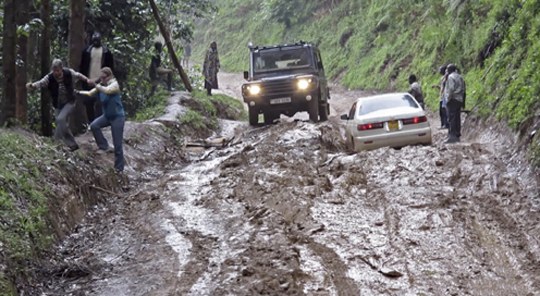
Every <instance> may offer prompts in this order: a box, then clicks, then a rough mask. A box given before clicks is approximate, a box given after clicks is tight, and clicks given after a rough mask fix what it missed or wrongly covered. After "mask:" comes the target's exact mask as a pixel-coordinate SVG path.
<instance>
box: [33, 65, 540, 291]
mask: <svg viewBox="0 0 540 296" xmlns="http://www.w3.org/2000/svg"><path fill="white" fill-rule="evenodd" d="M220 83H221V84H222V86H223V91H224V92H226V93H228V94H231V95H234V94H236V95H238V93H237V92H235V90H237V89H238V88H237V86H238V85H239V84H241V80H239V79H238V76H236V75H230V76H228V78H222V79H221V81H220ZM359 95H362V94H361V93H352V92H347V91H345V90H341V89H339V88H337V87H336V88H335V89H334V93H332V110H333V112H332V115H334V117H332V118H331V120H330V121H329V122H325V123H319V124H312V123H309V122H305V121H302V120H294V119H287V118H282V120H281V122H280V123H278V124H275V125H272V126H266V127H259V128H252V127H249V126H248V125H247V123H245V122H233V121H222V122H221V126H222V129H221V131H220V132H219V134H218V135H216V136H219V137H220V139H221V140H220V139H217V140H216V141H223V142H224V143H226V145H224V147H219V148H218V147H213V148H207V149H204V148H191V149H187V150H186V152H185V156H184V157H183V160H182V161H180V160H179V161H178V163H173V164H168V165H167V166H166V167H160V168H155V167H153V168H152V169H148V170H145V169H144V166H141V168H140V169H137V170H133V171H131V172H129V174H130V176H129V177H130V179H131V180H132V181H131V182H132V184H131V185H132V187H131V189H130V191H129V192H128V193H126V194H125V195H121V196H114V195H111V197H110V202H108V203H106V204H104V205H101V206H99V207H96V209H95V210H94V211H93V212H92V213H90V214H89V217H88V221H87V223H85V224H84V225H82V226H81V227H80V229H79V231H78V232H77V233H75V234H74V235H73V236H72V237H70V238H69V239H68V240H66V242H65V243H64V244H63V245H62V246H60V247H59V252H61V253H62V254H63V261H62V262H61V263H62V264H64V265H65V266H68V268H66V272H65V273H62V274H61V275H58V274H57V275H56V276H55V277H50V278H49V280H48V281H47V282H46V283H44V284H43V285H44V287H45V292H44V295H111V296H112V295H114V296H119V295H540V239H539V238H540V195H539V187H538V183H537V179H536V178H537V176H535V175H534V172H532V171H530V170H529V169H528V168H527V167H526V166H524V165H523V162H522V156H521V155H519V154H515V153H514V151H515V149H514V148H513V146H512V145H513V141H512V138H510V137H504V136H503V135H502V134H501V133H500V132H499V130H498V129H497V128H496V127H495V126H492V127H490V128H486V129H484V130H485V132H480V129H479V128H478V127H479V126H482V123H479V122H476V121H474V120H472V119H466V121H465V129H466V131H465V133H464V134H465V135H464V141H463V142H462V143H460V144H456V145H450V146H447V145H444V144H442V142H443V141H444V134H445V131H441V130H438V129H436V127H437V126H438V124H437V120H438V118H431V124H432V127H433V129H434V131H433V133H434V144H433V145H432V146H429V147H405V148H402V149H400V150H395V149H390V148H384V149H378V150H375V151H370V152H361V153H357V154H349V153H348V152H347V151H346V150H345V148H344V146H345V145H344V142H343V139H342V134H343V130H342V126H341V123H340V122H339V121H338V119H337V118H336V116H335V115H338V114H340V113H342V112H344V111H346V110H348V108H349V106H350V102H351V100H352V99H354V98H356V97H357V96H359ZM135 136H136V135H135V134H131V135H130V134H129V133H128V135H127V137H128V139H129V138H130V137H135ZM127 142H128V145H129V141H127ZM67 271H71V272H67Z"/></svg>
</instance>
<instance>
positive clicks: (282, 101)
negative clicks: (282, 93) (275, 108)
mask: <svg viewBox="0 0 540 296" xmlns="http://www.w3.org/2000/svg"><path fill="white" fill-rule="evenodd" d="M290 102H291V98H278V99H272V100H270V104H271V105H276V104H285V103H290Z"/></svg>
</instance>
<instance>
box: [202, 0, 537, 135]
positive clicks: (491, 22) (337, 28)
mask: <svg viewBox="0 0 540 296" xmlns="http://www.w3.org/2000/svg"><path fill="white" fill-rule="evenodd" d="M297 2H298V1H286V0H272V1H263V2H261V1H255V0H246V1H242V3H241V4H239V3H238V1H234V0H223V1H219V4H218V5H219V12H218V14H217V15H216V17H215V19H214V20H213V21H212V22H211V23H209V24H208V25H203V24H201V26H200V29H201V30H200V31H199V32H198V34H196V41H197V43H199V44H205V45H206V44H208V43H209V42H210V41H212V40H215V41H217V42H218V45H219V49H220V57H221V64H222V66H223V68H225V69H227V70H228V71H243V70H246V69H247V68H248V55H247V53H248V49H247V47H246V45H247V44H248V42H250V41H251V42H253V43H254V44H258V45H265V44H278V43H288V42H292V41H298V40H306V41H310V42H313V43H316V44H318V45H319V47H320V48H321V51H322V55H323V60H324V61H325V65H326V70H327V72H328V74H329V75H330V76H331V77H332V78H334V79H338V80H340V82H341V83H342V84H344V85H345V86H347V87H349V88H361V89H378V90H405V89H406V88H407V77H408V75H409V74H410V73H415V74H416V75H417V76H418V77H420V79H421V81H422V84H423V86H424V91H425V92H426V97H427V102H428V105H429V106H431V107H433V108H435V107H436V106H437V105H438V99H439V98H438V97H439V96H438V91H437V90H436V89H432V88H431V87H430V86H431V85H434V84H438V81H439V78H440V76H439V74H438V73H437V69H438V67H439V66H440V65H442V64H446V63H450V62H452V63H455V64H457V65H458V67H459V68H460V70H461V72H462V73H464V74H465V79H466V81H467V84H468V100H467V108H468V109H474V110H475V111H477V112H478V113H480V114H484V115H490V114H493V113H494V112H493V110H495V114H496V115H497V116H498V118H500V119H504V120H507V121H508V122H509V124H510V125H511V126H512V127H517V126H518V125H519V124H520V123H521V122H523V121H524V119H526V118H527V117H528V116H529V115H531V114H534V111H533V110H538V108H539V107H540V103H539V100H538V99H537V97H538V95H537V94H538V93H539V91H540V84H538V83H537V82H538V81H539V78H540V77H539V76H540V74H538V73H539V72H538V71H535V69H536V68H537V65H538V64H539V62H540V61H539V58H540V16H539V15H538V14H539V11H540V4H539V3H540V2H538V1H519V0H479V1H464V0H445V1H439V0H427V1H420V2H418V1H410V0H381V1H329V0H327V1H324V0H318V1H317V0H315V1H309V2H307V3H306V2H305V1H303V3H301V4H302V5H300V4H299V3H297ZM300 2H302V1H300ZM334 32H336V33H334ZM204 49H205V46H200V47H199V48H198V52H197V53H196V55H197V56H199V57H202V54H203V50H204Z"/></svg>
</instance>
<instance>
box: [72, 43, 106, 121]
mask: <svg viewBox="0 0 540 296" xmlns="http://www.w3.org/2000/svg"><path fill="white" fill-rule="evenodd" d="M104 67H109V68H110V69H112V70H113V71H114V59H113V55H112V53H111V51H110V50H109V49H108V48H107V47H106V46H104V45H103V44H102V43H101V34H100V33H98V32H95V33H94V34H93V35H92V42H91V44H90V45H89V46H88V47H86V48H85V49H84V51H83V53H82V57H81V65H80V71H81V73H82V74H83V75H86V76H87V77H88V78H90V80H93V81H94V82H96V83H98V82H99V77H100V74H101V69H102V68H104ZM83 89H86V90H90V89H92V87H91V86H90V85H88V84H86V83H83ZM85 106H86V116H87V117H88V122H89V123H91V122H92V121H94V119H96V118H97V117H99V116H100V115H101V104H100V102H99V101H98V100H96V99H95V98H89V99H87V100H85Z"/></svg>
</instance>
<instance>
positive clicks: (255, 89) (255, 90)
mask: <svg viewBox="0 0 540 296" xmlns="http://www.w3.org/2000/svg"><path fill="white" fill-rule="evenodd" d="M247 89H248V91H249V94H250V95H252V96H256V95H258V94H260V93H261V87H260V86H258V85H256V84H254V85H250V86H248V87H247Z"/></svg>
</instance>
